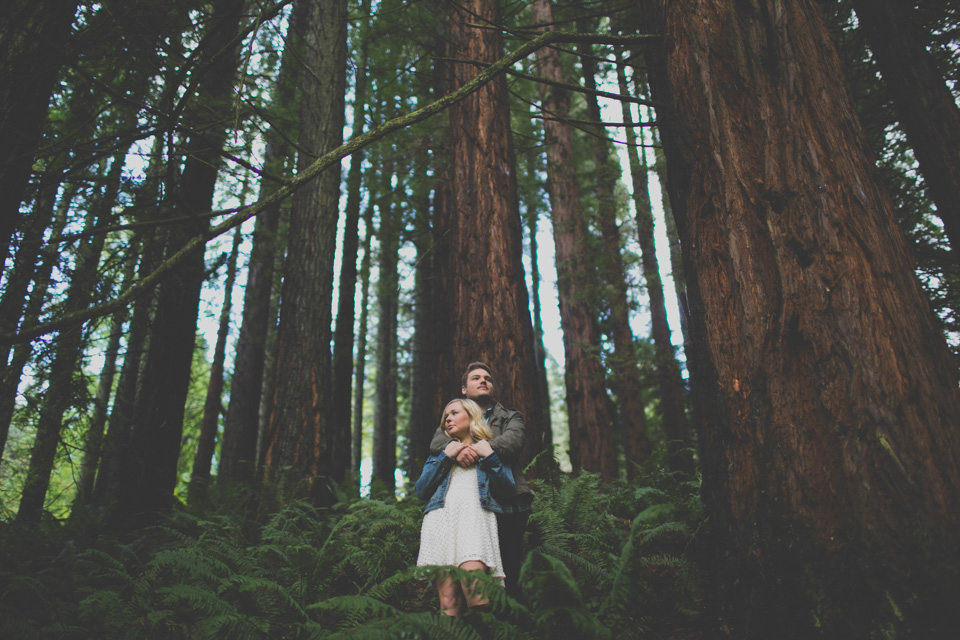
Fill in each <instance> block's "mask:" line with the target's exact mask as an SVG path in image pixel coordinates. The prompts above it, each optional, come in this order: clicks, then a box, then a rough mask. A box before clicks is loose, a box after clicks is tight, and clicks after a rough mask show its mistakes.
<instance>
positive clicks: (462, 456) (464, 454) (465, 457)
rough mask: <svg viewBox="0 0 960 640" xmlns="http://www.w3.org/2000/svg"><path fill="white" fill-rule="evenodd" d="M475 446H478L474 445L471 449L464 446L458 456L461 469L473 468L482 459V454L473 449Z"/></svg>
mask: <svg viewBox="0 0 960 640" xmlns="http://www.w3.org/2000/svg"><path fill="white" fill-rule="evenodd" d="M461 446H462V445H461ZM475 446H476V445H473V446H471V447H466V446H464V447H463V449H461V450H460V453H459V454H457V464H458V465H460V466H461V467H472V466H473V465H474V464H476V463H477V460H479V459H480V454H478V453H477V452H476V451H474V449H473V447H475ZM488 446H489V445H488Z"/></svg>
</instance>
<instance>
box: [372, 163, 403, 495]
mask: <svg viewBox="0 0 960 640" xmlns="http://www.w3.org/2000/svg"><path fill="white" fill-rule="evenodd" d="M387 164H388V165H392V162H388V163H387ZM393 173H394V171H393V168H392V166H391V167H389V168H388V169H385V170H384V172H383V179H382V184H391V181H392V179H393ZM378 209H379V211H380V232H379V234H378V237H379V238H380V255H379V259H378V261H377V262H378V265H379V276H378V280H377V303H378V311H379V313H378V319H377V380H376V392H375V393H374V398H375V408H374V414H373V480H374V482H375V483H378V484H379V486H380V488H382V489H383V490H384V491H386V492H387V493H388V494H389V495H393V493H394V491H395V490H396V480H395V475H394V473H395V471H396V468H397V357H396V356H397V312H398V310H399V306H400V292H399V285H400V278H399V274H398V265H399V262H400V255H399V250H400V228H401V222H400V220H399V218H400V211H399V207H398V206H397V204H396V203H395V202H394V196H393V193H392V191H387V192H386V193H384V195H382V196H381V198H380V202H379V204H378Z"/></svg>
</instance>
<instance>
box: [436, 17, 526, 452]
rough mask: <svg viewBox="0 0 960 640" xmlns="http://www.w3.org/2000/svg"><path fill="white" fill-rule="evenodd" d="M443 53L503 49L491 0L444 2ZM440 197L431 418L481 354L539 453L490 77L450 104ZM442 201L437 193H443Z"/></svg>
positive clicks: (456, 83) (522, 288) (513, 212)
mask: <svg viewBox="0 0 960 640" xmlns="http://www.w3.org/2000/svg"><path fill="white" fill-rule="evenodd" d="M448 8H449V13H448V15H447V18H448V32H447V36H448V38H447V56H446V57H447V58H448V59H450V60H475V61H478V62H481V63H490V62H493V61H495V60H497V59H498V58H499V57H500V55H501V53H502V51H503V38H502V35H501V33H500V31H499V30H497V29H490V28H478V27H477V26H476V24H477V23H483V24H487V25H493V26H496V25H499V24H500V23H501V18H500V13H499V3H497V2H495V1H494V0H469V1H468V2H465V3H450V4H449V5H448ZM446 73H447V74H448V75H447V86H448V88H449V89H451V90H452V89H454V88H458V87H460V86H461V85H462V84H464V83H465V82H467V81H468V80H470V79H471V78H473V77H474V76H475V75H476V73H477V67H476V66H474V65H473V64H468V63H459V62H451V63H449V65H448V66H447V67H446ZM449 131H450V133H449V140H450V146H449V149H448V152H449V156H448V158H449V159H448V167H449V174H448V175H449V176H450V178H451V183H450V191H449V198H448V199H445V200H444V201H443V202H441V203H440V206H438V207H437V208H436V211H435V215H436V220H435V236H436V238H437V245H436V251H437V254H436V256H435V257H436V260H437V273H438V274H440V275H439V277H438V282H437V287H436V289H435V293H436V295H437V303H436V308H437V309H438V311H439V312H440V313H441V316H440V317H438V318H437V326H438V330H437V337H436V344H437V353H438V357H437V368H436V371H437V377H438V380H437V381H436V387H435V388H436V389H437V395H436V396H435V397H434V403H433V406H434V411H433V415H434V416H436V418H437V420H439V416H440V412H441V410H442V409H443V406H444V405H445V404H446V402H447V401H448V400H450V399H451V398H454V397H458V396H459V395H460V374H461V373H463V371H464V370H465V369H466V366H467V364H469V363H470V362H472V361H475V360H482V361H484V362H486V363H488V364H489V365H490V366H491V367H493V369H494V372H495V375H496V384H497V387H496V389H497V396H498V399H499V400H500V401H501V402H502V403H503V404H504V405H507V406H510V407H514V408H516V409H519V410H520V411H522V412H523V414H524V416H525V418H526V447H525V454H524V456H523V458H524V460H529V459H530V458H531V457H532V456H534V455H536V454H537V453H539V452H540V450H541V449H542V442H543V424H544V420H543V414H544V407H543V406H542V403H541V402H540V394H539V392H538V389H537V368H536V357H535V355H534V347H533V327H532V325H531V322H530V311H529V306H528V305H529V298H528V294H527V289H526V281H525V278H524V275H523V263H522V259H521V256H522V244H523V242H522V240H523V234H522V230H521V222H520V212H519V207H518V203H517V187H516V175H515V173H514V169H515V164H516V163H515V159H514V155H513V140H512V134H511V131H510V111H509V102H508V99H507V89H506V83H505V82H504V80H503V78H502V77H500V78H497V79H495V80H493V81H491V82H489V83H488V84H486V85H485V86H484V87H483V88H482V89H479V90H478V91H477V92H475V93H473V94H471V95H470V96H468V97H466V98H465V99H464V100H462V101H461V102H458V103H457V104H455V105H453V106H452V107H451V108H450V129H449ZM443 197H444V198H447V196H446V195H444V196H443Z"/></svg>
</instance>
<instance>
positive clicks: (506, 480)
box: [477, 451, 517, 495]
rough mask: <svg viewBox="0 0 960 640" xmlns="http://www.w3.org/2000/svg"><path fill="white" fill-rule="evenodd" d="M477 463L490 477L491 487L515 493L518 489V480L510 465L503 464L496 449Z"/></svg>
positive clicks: (511, 493) (510, 493)
mask: <svg viewBox="0 0 960 640" xmlns="http://www.w3.org/2000/svg"><path fill="white" fill-rule="evenodd" d="M477 464H478V465H479V466H480V468H481V469H483V470H484V472H486V474H487V478H489V479H490V486H491V488H495V489H497V491H501V492H503V493H506V494H509V495H513V493H514V492H515V491H516V489H517V481H516V480H515V479H514V477H513V472H512V471H510V467H508V466H507V465H505V464H503V462H502V461H501V460H500V456H498V455H497V452H496V451H490V454H489V455H487V456H484V457H483V458H480V461H479V462H478V463H477Z"/></svg>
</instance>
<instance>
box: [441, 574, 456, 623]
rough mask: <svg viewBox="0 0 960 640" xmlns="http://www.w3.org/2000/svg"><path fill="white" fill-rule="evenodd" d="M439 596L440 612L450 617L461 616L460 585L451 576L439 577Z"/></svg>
mask: <svg viewBox="0 0 960 640" xmlns="http://www.w3.org/2000/svg"><path fill="white" fill-rule="evenodd" d="M437 596H438V597H439V598H440V610H441V611H442V612H443V613H444V614H445V615H448V616H454V617H456V616H459V615H460V603H461V597H460V585H459V584H457V583H456V582H455V581H454V579H453V578H451V577H450V576H442V575H440V576H437Z"/></svg>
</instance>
